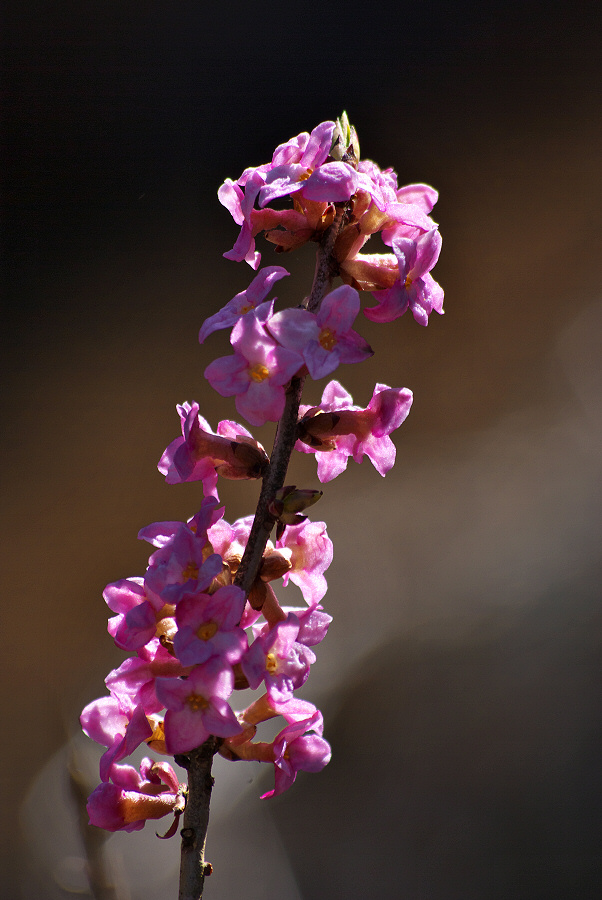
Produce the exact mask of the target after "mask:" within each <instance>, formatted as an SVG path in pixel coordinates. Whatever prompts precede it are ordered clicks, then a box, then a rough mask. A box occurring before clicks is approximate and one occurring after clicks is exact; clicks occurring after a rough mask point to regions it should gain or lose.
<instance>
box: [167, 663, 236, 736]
mask: <svg viewBox="0 0 602 900" xmlns="http://www.w3.org/2000/svg"><path fill="white" fill-rule="evenodd" d="M233 689H234V675H233V673H232V668H231V666H229V665H224V664H223V663H222V662H221V661H220V660H219V659H217V658H216V659H212V660H210V661H209V662H207V663H204V664H203V665H200V666H195V667H194V668H193V669H192V671H191V672H190V674H189V675H188V677H187V678H157V682H156V691H157V696H158V697H159V699H160V701H161V703H162V705H163V706H165V707H167V712H166V713H165V720H164V721H165V745H166V749H167V752H168V753H174V754H175V753H188V752H189V751H190V750H193V749H194V748H195V747H200V745H201V744H202V743H203V742H204V741H206V740H207V738H208V737H209V735H211V734H214V735H217V736H218V737H232V736H233V735H235V734H238V733H239V732H240V731H241V726H240V724H239V722H238V720H237V718H236V716H235V715H234V713H233V712H232V709H231V708H230V705H229V704H228V703H227V698H228V697H229V696H230V694H231V693H232V691H233Z"/></svg>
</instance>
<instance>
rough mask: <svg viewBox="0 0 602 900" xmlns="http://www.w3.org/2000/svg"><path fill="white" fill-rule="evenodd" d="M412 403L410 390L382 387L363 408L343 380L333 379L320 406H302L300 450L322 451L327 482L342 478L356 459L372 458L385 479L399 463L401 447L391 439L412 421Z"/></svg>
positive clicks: (322, 478) (320, 470) (321, 474)
mask: <svg viewBox="0 0 602 900" xmlns="http://www.w3.org/2000/svg"><path fill="white" fill-rule="evenodd" d="M411 405H412V392H411V391H409V390H408V389H407V388H390V387H389V386H388V385H386V384H377V385H376V386H375V388H374V393H373V395H372V400H371V401H370V403H369V404H368V406H367V407H366V408H365V409H362V408H361V407H359V406H353V397H352V396H351V394H349V393H348V392H347V391H346V390H345V388H344V387H343V386H342V385H341V384H339V382H338V381H330V382H329V383H328V384H327V385H326V387H325V389H324V393H323V394H322V403H321V404H320V406H316V407H302V409H301V414H302V416H303V418H302V420H301V422H300V426H299V427H300V429H301V432H302V440H300V441H297V444H296V445H295V446H296V449H297V450H301V451H302V452H303V453H311V452H317V456H318V478H319V479H320V481H321V482H326V481H331V480H332V479H333V478H336V476H337V475H340V474H341V472H343V471H344V470H345V469H346V468H347V461H348V459H349V457H350V456H352V457H353V459H354V460H355V461H356V462H357V463H360V462H361V461H362V459H363V458H364V456H367V457H368V458H369V459H370V460H371V462H372V464H373V465H374V468H375V469H376V471H377V472H378V473H379V474H380V475H383V476H384V475H386V473H387V472H388V471H389V470H390V469H391V468H392V466H393V464H394V463H395V445H394V443H393V441H392V440H391V438H390V437H389V435H390V434H391V432H392V431H394V430H395V429H396V428H399V426H400V425H401V423H402V422H403V421H404V420H405V419H406V417H407V415H408V413H409V411H410V407H411ZM321 414H324V415H321Z"/></svg>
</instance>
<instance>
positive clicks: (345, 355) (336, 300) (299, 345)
mask: <svg viewBox="0 0 602 900" xmlns="http://www.w3.org/2000/svg"><path fill="white" fill-rule="evenodd" d="M359 309H360V298H359V294H358V292H357V291H356V290H354V288H352V287H349V285H346V284H343V285H341V286H340V287H338V288H336V289H335V290H334V291H332V292H331V293H330V294H328V295H327V296H326V297H325V298H324V300H323V301H322V304H321V306H320V309H319V310H318V312H317V313H316V314H315V315H314V314H313V313H310V312H308V311H307V310H304V309H285V310H283V311H282V312H279V313H276V314H275V315H273V316H271V317H270V319H269V320H268V321H267V328H268V330H269V331H270V332H271V334H273V335H274V337H275V338H277V340H278V341H279V343H280V344H282V346H283V347H287V348H288V349H289V350H296V351H297V352H298V353H300V354H301V356H302V357H303V359H304V361H305V364H306V366H307V368H308V371H309V374H310V375H311V377H312V378H314V379H318V378H323V377H324V376H325V375H330V373H331V372H333V371H334V370H335V369H336V368H337V366H338V365H339V363H355V362H361V361H362V360H364V359H367V358H368V357H369V356H372V355H373V350H372V348H371V347H370V345H369V344H368V343H366V341H365V340H364V339H363V338H362V337H361V336H360V335H359V334H358V333H357V332H356V331H353V330H352V328H351V325H352V324H353V322H354V320H355V317H356V316H357V314H358V312H359Z"/></svg>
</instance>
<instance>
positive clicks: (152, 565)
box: [144, 525, 222, 603]
mask: <svg viewBox="0 0 602 900" xmlns="http://www.w3.org/2000/svg"><path fill="white" fill-rule="evenodd" d="M205 546H206V542H205V535H201V537H197V536H196V535H195V534H194V533H193V532H192V531H191V530H190V528H189V527H188V526H187V525H181V526H180V528H179V529H178V531H177V532H176V534H175V536H174V538H173V540H171V541H170V542H169V543H167V544H165V546H163V547H160V548H159V549H158V550H156V551H155V552H154V553H153V554H152V556H151V557H150V558H149V566H148V569H147V570H146V575H145V576H144V584H145V587H146V591H147V593H148V594H149V596H153V595H154V596H156V597H160V598H161V600H162V601H163V603H177V602H178V600H179V598H180V596H181V595H182V593H183V592H184V591H194V590H196V591H204V590H206V589H207V588H208V587H209V585H210V584H211V582H212V581H213V579H214V578H215V576H216V575H219V573H220V572H221V570H222V559H221V557H220V556H219V555H218V554H217V553H212V554H211V555H210V556H209V557H207V558H205Z"/></svg>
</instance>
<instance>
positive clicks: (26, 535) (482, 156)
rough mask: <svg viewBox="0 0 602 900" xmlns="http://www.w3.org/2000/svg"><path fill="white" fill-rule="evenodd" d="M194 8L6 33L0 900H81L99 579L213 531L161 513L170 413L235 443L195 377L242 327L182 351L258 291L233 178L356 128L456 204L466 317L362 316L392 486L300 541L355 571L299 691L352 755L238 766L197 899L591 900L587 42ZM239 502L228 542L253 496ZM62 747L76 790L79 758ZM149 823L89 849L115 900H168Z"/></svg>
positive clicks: (44, 21) (495, 18)
mask: <svg viewBox="0 0 602 900" xmlns="http://www.w3.org/2000/svg"><path fill="white" fill-rule="evenodd" d="M176 6H177V9H176V7H175V6H172V5H170V6H169V7H167V6H165V7H163V6H162V5H161V4H156V5H155V4H150V5H149V7H148V9H145V10H144V13H143V12H142V10H140V11H139V12H138V11H137V10H138V7H131V8H127V7H126V10H125V11H123V8H121V6H118V5H117V4H116V5H115V6H114V7H113V6H112V5H111V4H108V5H107V4H94V3H93V4H90V5H87V6H86V9H85V10H81V11H79V10H77V9H75V8H70V7H69V5H68V4H63V5H62V7H61V9H59V10H56V9H55V10H52V11H48V7H47V6H46V5H45V4H40V14H39V16H38V15H37V14H36V16H35V17H34V16H32V15H30V16H29V18H28V20H27V21H26V19H25V16H23V17H22V19H20V20H19V19H18V17H17V16H14V17H13V20H12V21H7V22H6V26H5V27H4V29H3V32H2V34H3V43H4V46H3V56H4V59H5V62H6V64H7V73H8V78H7V79H6V84H7V86H8V92H7V93H8V99H7V102H6V103H5V121H4V126H3V144H4V150H5V160H6V163H7V165H6V166H5V167H4V168H5V173H6V178H5V187H4V201H3V204H4V208H5V212H6V214H5V217H4V218H5V222H6V227H5V236H4V246H3V253H4V266H3V281H4V285H5V287H4V293H5V295H6V296H7V298H8V301H9V302H8V304H7V310H6V312H5V315H4V322H3V325H4V327H3V337H4V343H5V346H4V348H3V361H4V391H3V395H2V425H3V427H2V472H3V475H4V478H3V488H2V502H3V508H4V509H3V516H2V525H3V530H4V536H3V546H4V548H5V553H4V566H3V583H4V589H3V595H4V596H3V604H4V610H5V613H4V623H5V625H4V627H5V631H4V633H5V643H4V660H5V662H4V673H5V675H4V684H5V687H4V691H3V696H4V702H3V741H2V759H3V763H2V770H1V771H2V792H3V817H2V818H3V829H5V834H4V835H3V839H2V842H1V848H2V857H3V858H2V862H3V866H4V867H5V868H6V874H5V875H3V878H2V885H3V887H1V888H0V896H2V897H6V898H13V897H24V898H27V900H30V898H32V900H38V898H39V900H55V898H56V900H63V898H65V897H69V896H72V895H73V894H77V893H79V894H80V895H84V896H85V895H86V894H85V892H86V886H85V879H84V878H83V875H82V869H81V866H82V856H83V851H82V844H81V838H80V836H79V833H78V827H77V819H76V813H75V807H74V805H73V802H72V798H71V796H70V794H69V790H68V784H67V781H66V776H65V765H66V762H67V761H68V758H69V751H68V750H66V749H65V745H66V743H67V742H68V740H69V739H70V738H71V737H72V736H74V735H75V734H76V733H77V730H78V715H79V712H80V710H81V708H82V707H83V706H84V705H85V704H86V703H87V702H89V701H90V700H91V699H93V698H94V697H96V696H99V695H100V694H102V693H103V692H104V684H103V679H104V677H105V675H106V674H107V672H108V671H109V669H110V668H112V667H114V666H116V665H118V664H119V663H120V661H121V660H122V658H123V655H122V654H121V653H120V652H119V651H117V650H116V649H115V648H114V647H113V646H112V642H111V640H110V638H109V637H108V635H107V634H106V631H105V624H106V618H107V610H106V607H105V605H104V603H103V601H102V597H101V593H102V589H103V587H104V585H105V584H106V583H107V582H109V581H114V580H116V579H118V578H120V577H126V576H128V575H133V574H142V572H143V571H144V567H145V564H146V558H147V555H148V553H147V547H146V546H143V545H142V544H141V543H139V542H137V540H136V534H137V532H138V530H139V528H140V527H141V526H143V525H145V524H147V523H149V522H152V521H156V520H161V519H172V518H186V517H187V516H190V515H191V514H193V513H194V512H195V511H196V509H197V508H198V506H199V504H200V499H201V497H200V493H199V490H198V488H197V487H196V486H195V485H188V486H182V487H180V486H177V487H171V488H170V487H167V486H166V485H165V484H164V483H163V480H162V478H161V476H160V475H159V474H158V473H157V471H156V468H155V467H156V463H157V460H158V458H159V456H160V454H161V452H162V450H163V448H164V447H165V446H166V444H167V443H168V442H169V441H170V440H172V438H173V437H175V435H176V434H177V432H178V428H179V424H178V420H177V416H176V414H175V411H174V406H175V404H176V403H177V402H181V401H183V400H185V399H190V400H192V399H197V400H198V401H199V402H200V403H201V408H202V411H203V414H204V415H205V416H206V417H207V418H208V419H209V420H210V421H211V422H212V424H214V425H215V423H216V422H217V420H218V417H219V418H224V417H235V413H234V404H233V403H231V402H230V401H224V400H222V399H221V398H218V397H217V396H215V395H212V392H211V390H210V388H209V386H208V385H207V384H205V383H204V382H203V377H202V373H203V369H204V367H205V366H206V365H207V363H208V362H209V361H210V360H211V359H212V358H215V357H216V356H219V355H222V354H223V353H225V352H227V346H228V345H227V337H226V336H225V333H220V334H218V335H214V336H213V337H212V338H211V339H210V341H208V342H207V344H206V345H204V346H203V347H202V348H201V347H199V345H198V343H197V341H196V334H197V330H198V328H199V326H200V324H201V322H202V321H203V319H204V318H205V317H206V316H207V315H210V314H211V313H213V312H215V311H216V310H217V309H218V308H219V307H220V306H221V305H223V303H224V302H226V301H227V300H228V299H230V298H231V297H232V296H233V295H234V294H235V293H236V292H237V291H239V290H242V289H243V288H244V287H245V286H246V285H247V283H248V281H249V278H250V277H251V275H252V272H251V270H250V269H249V268H248V267H246V266H245V265H244V264H239V265H236V264H234V263H231V262H228V261H226V260H224V259H223V258H222V256H221V254H222V253H223V252H224V251H225V250H227V249H229V248H230V247H231V245H232V243H233V242H234V239H235V236H236V233H237V229H236V227H235V226H234V225H233V223H232V222H231V220H230V218H229V215H228V213H227V212H226V211H225V210H224V209H223V208H222V207H221V206H220V205H219V203H218V201H217V199H216V196H215V192H216V190H217V187H218V186H219V184H220V183H221V182H222V181H223V179H224V178H225V177H227V176H229V177H234V178H236V177H237V176H238V175H239V174H240V172H241V171H242V169H243V168H244V167H245V166H247V165H256V164H259V163H260V162H263V161H266V160H268V159H269V156H270V154H271V152H272V150H273V148H274V147H275V146H276V144H278V143H280V142H281V141H284V140H287V139H288V138H289V137H291V136H292V135H294V134H297V133H298V132H299V131H302V130H310V129H311V128H312V127H313V126H314V125H316V124H317V123H318V122H320V121H322V120H324V119H326V118H333V117H336V115H338V114H339V113H340V112H341V111H342V110H343V109H347V110H348V112H349V115H350V118H351V120H352V121H353V122H354V123H355V125H356V127H357V129H358V132H359V136H360V141H361V146H362V153H363V155H364V156H367V157H370V158H374V159H375V160H377V161H378V162H379V164H380V165H381V166H383V167H384V166H388V165H391V166H393V167H394V168H395V169H396V170H397V172H398V173H399V178H400V183H401V184H404V183H409V182H412V181H427V182H429V183H431V184H433V185H435V186H436V187H437V188H438V189H439V191H440V195H441V199H440V202H439V204H438V205H437V207H436V208H435V212H434V216H435V218H436V220H437V221H438V222H439V223H440V227H441V232H442V234H443V239H444V242H443V253H442V256H441V260H440V262H439V264H438V266H437V268H436V270H435V273H434V274H435V276H436V278H437V280H438V281H440V283H441V284H442V285H443V286H444V288H445V290H446V315H445V316H444V317H442V318H440V317H437V316H433V317H432V319H431V323H430V325H429V327H428V328H427V329H421V328H420V327H419V326H418V325H416V324H415V323H414V322H413V321H412V320H410V319H409V318H408V317H407V316H406V317H404V318H403V319H402V320H398V321H397V322H394V323H392V324H390V325H387V326H382V325H381V326H377V325H374V324H372V323H369V322H368V321H367V320H364V319H363V317H360V318H359V319H358V323H357V327H358V330H360V331H361V332H362V334H364V335H365V336H366V338H367V339H368V340H369V341H370V342H371V344H372V346H373V348H374V349H375V351H376V353H375V356H374V357H373V358H372V359H371V360H369V361H368V362H367V363H365V364H364V365H363V366H361V367H359V366H358V367H350V368H345V367H343V368H342V369H340V370H339V371H338V372H337V376H336V377H338V378H340V380H341V381H342V382H343V383H344V384H345V386H346V387H347V388H348V389H349V390H350V391H351V392H352V393H353V395H354V398H355V399H356V401H357V402H359V403H361V404H362V405H364V404H365V403H366V402H367V401H368V400H369V398H370V396H371V393H372V386H373V384H374V382H375V381H382V382H386V383H388V384H391V385H395V386H407V387H410V388H412V389H413V391H414V395H415V400H414V408H413V410H412V412H411V415H410V417H409V419H408V421H407V422H406V423H405V424H404V425H403V427H402V428H401V429H400V431H399V432H397V434H396V444H397V447H398V457H397V465H396V468H395V469H394V470H393V472H391V473H390V474H389V475H388V476H387V478H386V479H384V480H383V479H381V478H380V477H379V476H378V475H377V474H376V473H375V471H374V470H373V469H372V467H371V466H370V463H369V462H368V461H365V463H364V465H363V466H361V467H357V466H355V465H354V464H353V463H350V465H349V469H348V472H347V473H346V475H345V476H341V477H340V478H339V479H337V480H336V481H335V482H333V483H332V484H330V485H329V486H327V488H326V491H325V495H324V497H323V499H322V500H321V501H320V505H319V506H318V507H316V509H315V514H314V516H313V517H314V518H318V519H320V518H323V519H325V520H326V521H327V523H328V527H329V533H330V535H331V537H332V539H333V541H334V543H335V561H334V563H333V565H332V567H331V569H330V570H329V573H328V580H329V586H330V589H329V592H328V594H327V596H326V598H325V601H324V602H325V606H326V608H327V609H328V610H329V611H330V612H331V613H332V614H333V616H334V623H333V625H332V628H331V631H330V634H329V636H328V638H327V640H326V642H325V643H324V644H323V645H322V646H321V647H320V648H319V652H318V663H317V664H316V667H315V672H313V673H312V677H311V678H310V680H309V682H308V684H307V686H306V689H305V696H306V697H307V698H308V699H312V700H314V701H315V702H318V703H319V704H320V705H321V706H322V707H323V709H324V711H325V715H326V736H327V737H328V739H329V740H330V741H331V743H332V746H333V759H332V762H331V764H330V765H329V767H328V768H327V769H325V770H324V772H323V773H322V774H320V775H315V776H307V777H303V776H302V775H301V776H300V777H299V778H298V781H297V783H296V784H295V786H294V787H293V788H292V789H291V790H290V791H289V792H288V793H287V794H285V795H284V796H282V797H279V798H276V799H275V800H273V801H263V802H260V801H259V799H258V797H259V794H260V793H262V792H263V791H264V790H266V789H267V788H266V785H267V784H269V783H270V779H271V774H269V773H264V772H262V771H256V770H255V769H254V768H253V767H248V768H247V769H246V770H245V771H244V772H243V771H239V769H238V767H235V766H232V765H230V766H229V765H226V764H225V763H224V764H223V766H222V765H220V767H219V768H218V772H217V775H216V779H217V782H216V788H215V792H214V813H213V820H212V828H211V829H210V836H209V850H208V853H209V858H210V859H211V860H212V862H213V864H214V867H215V875H214V876H213V877H212V878H211V880H210V881H209V882H208V884H207V892H206V893H207V897H212V898H214V900H222V898H226V897H232V896H234V895H235V892H239V891H240V890H242V889H243V888H242V887H241V885H243V886H244V892H245V897H246V898H247V900H250V898H251V900H254V898H258V900H259V898H263V897H267V896H273V895H274V894H275V892H276V891H278V896H280V897H281V898H282V900H298V898H305V900H314V898H315V900H318V898H320V900H321V898H332V897H336V898H339V897H360V896H362V897H379V898H392V900H393V898H404V900H406V898H407V900H455V898H458V900H482V898H487V900H498V898H499V900H506V898H513V900H516V898H521V900H522V898H524V900H535V898H536V900H539V898H541V900H565V898H567V897H571V898H579V900H581V898H583V900H585V898H593V897H594V896H597V890H596V888H599V883H600V870H599V863H598V858H597V854H598V851H599V837H600V830H599V799H600V797H599V786H600V785H599V775H598V767H597V756H598V752H599V744H600V716H599V712H600V709H599V706H600V704H599V694H598V692H597V684H598V680H597V676H598V669H599V636H600V628H599V626H600V612H599V610H600V604H599V600H600V596H599V595H600V590H599V576H600V571H599V570H600V530H599V524H600V508H601V503H600V483H601V479H600V474H601V473H600V469H601V466H600V453H599V439H600V426H601V415H600V406H599V400H600V388H601V381H602V377H601V372H600V329H601V324H602V322H601V319H602V315H601V299H602V298H601V287H600V271H599V270H600V243H599V242H600V234H601V229H600V224H601V223H600V202H599V201H600V149H601V142H600V116H599V107H598V109H597V111H596V101H597V100H598V98H599V71H598V63H599V57H597V55H596V54H595V53H593V52H592V51H591V50H588V46H589V47H591V37H590V38H589V39H588V37H587V35H585V37H584V38H583V39H582V41H581V47H580V49H578V48H577V43H576V42H574V43H573V44H572V45H571V37H572V36H574V35H573V33H572V32H571V30H570V26H571V20H569V19H567V18H565V19H562V18H560V17H557V18H554V13H553V11H552V12H550V11H549V10H548V11H547V12H546V15H545V17H544V15H543V14H542V13H541V11H540V10H538V9H537V8H535V7H534V8H533V10H530V9H528V8H525V9H523V8H522V7H521V11H520V12H515V13H514V15H513V17H511V16H510V15H509V14H505V12H504V9H503V8H502V7H500V8H499V9H498V10H497V11H496V10H494V8H493V7H492V8H491V9H490V10H487V11H486V12H484V11H483V10H482V8H481V7H478V9H477V7H476V6H475V7H474V8H473V6H472V5H471V4H464V5H462V4H459V5H457V4H454V5H453V10H452V9H451V5H448V4H439V5H437V4H435V5H433V6H432V7H428V8H421V9H420V10H418V9H415V8H412V9H404V8H402V7H401V6H398V5H395V6H393V5H391V7H390V8H389V7H387V6H386V5H383V9H382V11H381V12H382V15H378V16H373V17H372V18H369V17H368V13H367V12H366V11H363V12H362V14H361V16H360V15H355V14H354V11H353V7H351V6H349V5H348V4H338V3H336V4H332V6H331V7H329V9H328V10H327V11H322V12H321V13H320V14H319V15H318V14H317V13H316V14H314V13H310V12H309V11H308V10H303V9H300V8H298V7H294V8H292V7H286V8H282V9H278V10H275V9H273V8H272V7H271V6H270V5H268V4H263V5H262V4H258V5H254V6H251V5H243V4H225V6H224V7H223V8H222V9H220V10H216V11H213V12H212V14H211V17H210V18H208V16H207V13H206V12H205V13H203V12H202V11H201V10H200V9H198V8H197V5H196V4H188V3H182V4H181V5H180V4H177V5H176ZM112 9H115V13H114V14H113V13H112V12H111V10H112ZM542 9H543V7H542ZM577 9H578V5H577V6H576V7H575V10H577ZM452 13H453V14H452ZM7 19H10V17H7ZM567 29H568V30H567ZM567 46H568V47H569V49H567ZM571 46H573V47H574V49H570V47H571ZM261 249H262V250H265V252H264V257H263V263H264V264H269V263H271V262H272V261H277V262H279V263H282V264H284V265H285V266H286V267H287V268H289V269H290V271H291V272H292V273H293V277H292V278H290V279H287V280H285V281H284V282H282V283H280V284H279V285H278V290H277V293H278V295H279V297H281V298H283V299H284V300H286V301H290V302H297V300H296V298H297V297H298V296H299V295H300V294H301V293H303V292H305V291H306V290H307V287H308V285H309V281H310V278H311V273H312V268H313V262H312V253H311V251H310V250H309V249H308V248H305V249H306V250H307V251H308V252H306V253H300V254H299V256H298V257H296V256H295V257H290V258H289V257H286V258H285V257H278V258H277V259H275V258H274V257H273V256H272V255H271V252H270V249H269V247H268V246H267V245H266V246H265V248H264V247H262V248H261ZM321 388H322V385H320V386H318V387H316V389H315V390H314V392H313V394H311V386H310V388H309V390H310V394H311V396H310V395H309V394H308V399H309V400H314V399H317V398H318V397H319V392H321ZM260 432H261V435H262V436H263V439H264V440H265V442H266V444H269V443H270V441H271V431H270V429H269V428H265V429H263V430H260ZM294 465H295V468H294V469H293V470H292V472H291V479H292V480H296V481H297V483H303V484H304V485H307V486H314V485H316V484H317V479H316V478H315V472H314V465H313V462H312V460H310V459H309V458H305V457H304V458H303V459H296V460H295V461H294ZM221 496H222V499H223V500H224V501H225V502H226V505H227V518H229V519H230V520H232V519H234V518H236V517H237V516H240V515H246V514H248V513H249V512H251V511H252V510H253V507H254V502H255V498H256V486H254V485H252V484H249V485H245V486H243V487H240V486H237V485H233V484H232V483H225V484H223V485H222V489H221ZM290 590H292V589H290ZM76 743H77V748H78V754H79V757H78V759H79V762H80V764H81V765H82V766H83V767H84V768H86V767H88V768H89V769H90V770H93V768H94V765H95V759H96V757H95V756H94V752H95V751H94V750H93V749H92V748H91V747H90V742H85V741H82V740H79V741H77V742H76ZM95 777H96V776H95V773H94V772H93V771H92V778H93V779H94V778H95ZM262 779H263V780H262ZM91 786H93V784H92V785H91ZM161 824H162V823H160V825H161ZM147 832H148V833H147ZM153 832H154V829H153V828H152V827H148V828H146V829H145V831H144V832H141V833H137V834H133V835H117V836H115V837H114V838H111V839H110V841H109V842H108V844H107V850H108V853H109V855H110V858H111V860H112V865H114V866H115V867H116V868H117V870H118V871H120V872H121V875H120V876H119V877H120V878H121V880H122V896H123V897H124V898H125V897H130V898H131V900H138V898H141V897H144V898H145V900H158V898H163V897H168V896H175V893H176V878H177V875H176V869H177V856H178V847H177V841H176V840H174V841H172V842H165V844H163V843H161V842H159V841H157V840H156V838H155V837H154V833H153ZM2 892H4V893H2Z"/></svg>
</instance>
